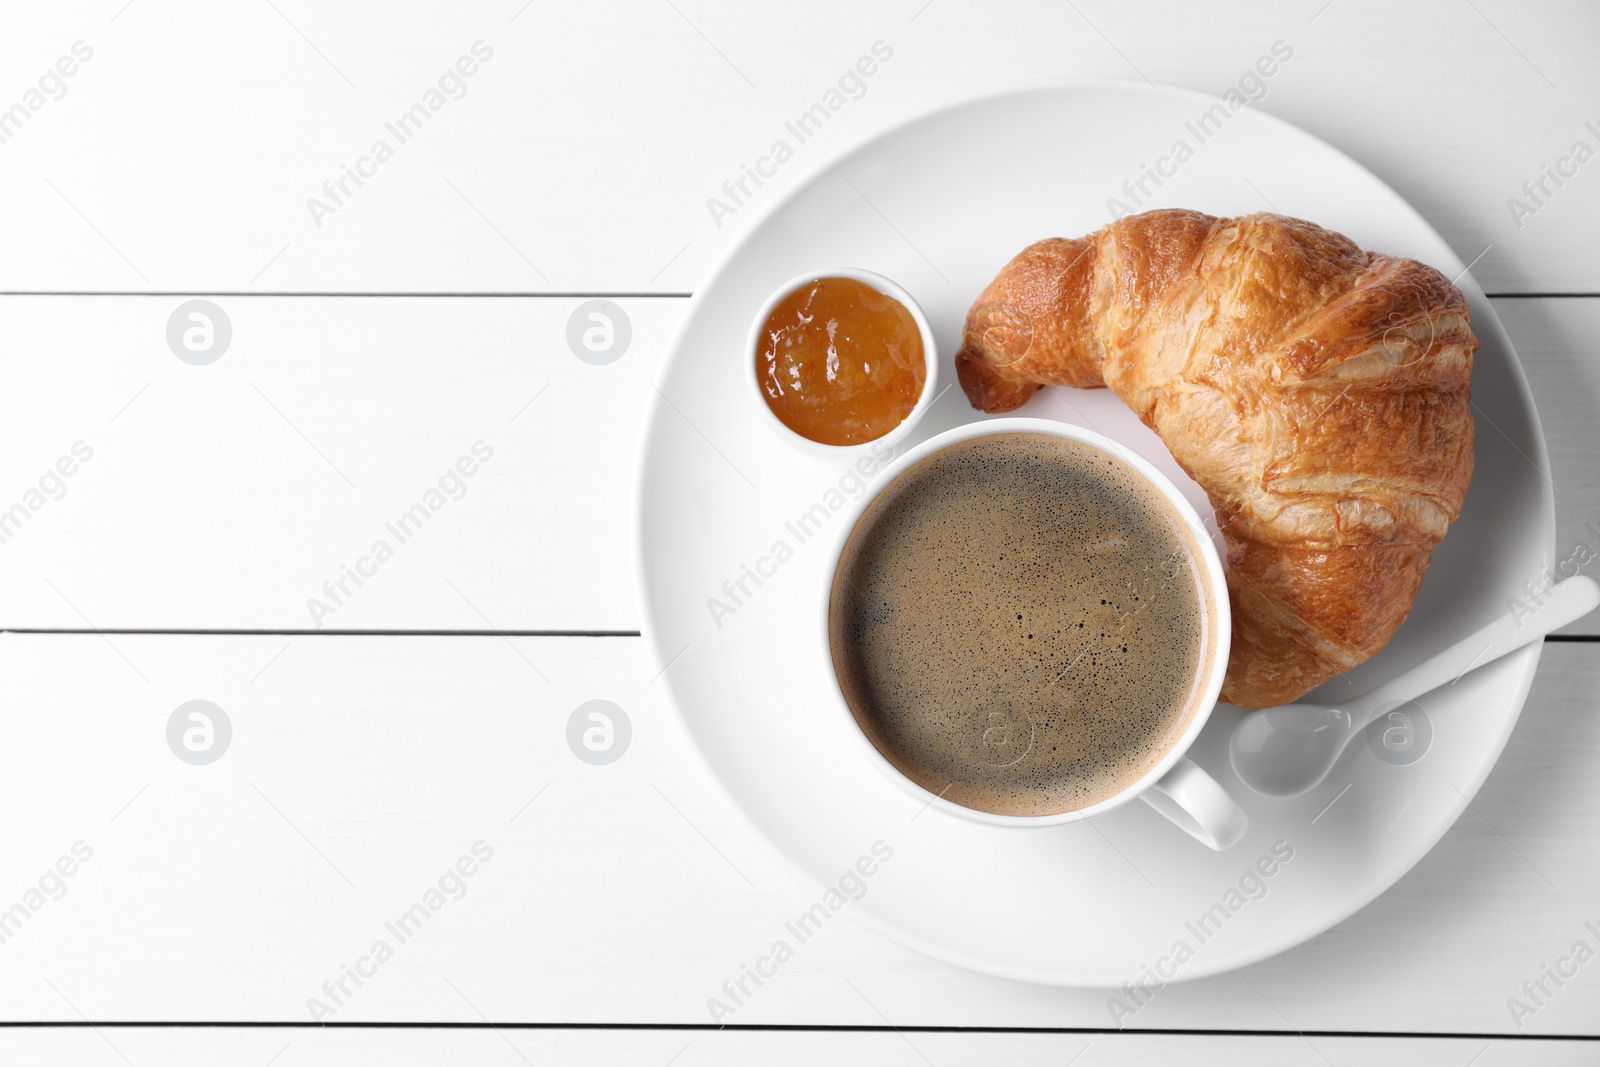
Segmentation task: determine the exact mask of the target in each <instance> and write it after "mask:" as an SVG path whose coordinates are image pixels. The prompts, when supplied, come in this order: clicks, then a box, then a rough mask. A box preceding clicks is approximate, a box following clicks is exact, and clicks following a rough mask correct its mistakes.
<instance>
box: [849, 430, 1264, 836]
mask: <svg viewBox="0 0 1600 1067" xmlns="http://www.w3.org/2000/svg"><path fill="white" fill-rule="evenodd" d="M831 561H832V562H831V566H830V567H829V568H828V571H827V578H826V581H825V583H824V589H823V604H822V644H823V650H824V657H825V660H826V664H827V669H828V671H829V672H830V673H831V675H832V678H833V680H834V682H835V683H836V685H835V686H834V691H835V692H836V693H837V694H838V697H839V703H840V705H841V708H842V710H843V712H844V713H845V714H846V715H848V716H849V717H850V720H851V722H852V724H853V727H854V728H853V729H852V733H853V734H854V735H855V736H856V737H857V738H858V739H859V740H860V741H861V744H862V747H863V750H864V751H865V752H866V753H867V754H868V756H869V758H870V759H872V760H873V762H875V763H876V764H877V765H878V766H879V767H880V769H882V770H883V771H884V772H885V773H886V774H888V775H889V777H890V778H892V779H893V780H894V781H896V782H897V783H899V784H900V785H901V786H902V787H904V788H906V789H907V790H909V791H910V792H911V793H913V794H914V795H916V796H917V797H919V798H920V799H922V800H923V801H924V802H926V803H927V804H929V805H931V806H934V807H938V808H940V809H941V810H943V811H946V812H949V813H951V814H956V815H960V816H963V817H966V818H970V819H976V820H978V821H981V822H986V823H992V824H999V825H1006V826H1041V825H1054V824H1058V823H1066V822H1074V821H1077V820H1080V819H1087V818H1091V817H1093V816H1095V815H1099V814H1101V813H1103V812H1106V811H1110V810H1111V809H1112V808H1115V807H1118V806H1119V805H1122V804H1125V803H1127V802H1128V801H1130V800H1132V799H1133V798H1135V797H1138V798H1140V799H1142V800H1144V801H1145V802H1146V803H1148V804H1150V806H1151V807H1153V808H1155V809H1156V810H1157V811H1159V812H1160V813H1161V814H1162V815H1164V816H1166V817H1167V818H1168V819H1170V820H1171V821H1172V822H1174V823H1175V824H1177V825H1178V826H1179V827H1180V828H1182V829H1183V830H1184V831H1186V832H1187V833H1189V834H1190V835H1191V836H1193V837H1194V838H1195V839H1197V840H1199V841H1200V842H1202V843H1203V844H1206V845H1208V846H1210V847H1211V848H1214V849H1219V850H1220V849H1225V848H1228V847H1230V846H1231V845H1233V844H1234V843H1235V842H1237V841H1238V840H1239V838H1240V837H1242V836H1243V834H1244V831H1245V829H1246V827H1247V825H1248V820H1247V818H1246V816H1245V813H1244V811H1243V810H1242V809H1240V807H1239V805H1238V804H1237V803H1235V802H1234V800H1233V798H1232V797H1230V796H1229V795H1228V793H1227V792H1226V791H1225V790H1224V789H1223V788H1222V786H1221V785H1219V784H1218V783H1217V781H1216V780H1215V779H1214V778H1212V777H1211V775H1209V774H1207V773H1206V772H1205V771H1204V770H1202V769H1201V768H1200V767H1199V766H1198V765H1197V764H1195V763H1194V762H1193V761H1192V760H1190V759H1188V758H1187V757H1186V756H1185V753H1186V752H1187V750H1188V748H1189V746H1190V744H1191V743H1192V742H1193V741H1194V739H1195V738H1196V737H1198V736H1199V734H1200V731H1201V729H1202V728H1203V727H1204V726H1205V723H1206V720H1207V718H1209V717H1210V714H1211V709H1212V708H1213V707H1214V706H1215V704H1216V701H1217V695H1218V693H1219V692H1220V690H1221V688H1222V677H1223V674H1224V673H1225V671H1226V670H1227V666H1228V644H1229V638H1230V615H1229V610H1228V587H1227V584H1226V581H1225V580H1224V577H1223V570H1222V561H1221V560H1220V559H1219V558H1218V557H1217V551H1216V548H1215V547H1214V546H1213V545H1212V543H1211V539H1210V537H1209V536H1208V535H1206V534H1205V532H1204V529H1203V527H1202V525H1201V522H1200V518H1199V516H1198V515H1197V514H1196V513H1195V510H1194V508H1193V507H1192V506H1191V505H1190V504H1189V503H1188V501H1187V500H1185V499H1184V497H1183V495H1182V494H1181V493H1180V492H1179V491H1178V489H1177V487H1176V486H1174V485H1173V484H1172V482H1171V481H1169V480H1168V479H1167V478H1166V477H1165V476H1164V475H1162V474H1161V472H1159V471H1158V470H1156V469H1155V468H1154V467H1153V466H1151V465H1150V464H1149V463H1148V462H1146V461H1145V460H1144V459H1142V458H1140V457H1139V456H1137V455H1134V454H1133V453H1132V452H1130V451H1129V450H1127V449H1125V448H1122V447H1120V446H1118V445H1117V444H1116V443H1115V442H1112V441H1110V440H1108V439H1107V438H1105V437H1102V436H1101V435H1100V434H1097V433H1092V432H1090V431H1088V430H1084V429H1081V428H1079V427H1076V426H1070V425H1067V424H1064V423H1059V422H1054V421H1050V420H1045V419H1027V418H1005V419H993V420H988V421H984V422H977V423H972V424H970V425H967V426H963V427H959V428H957V429H954V430H951V431H949V432H947V433H943V434H940V435H939V436H937V437H934V438H932V439H931V440H929V441H926V442H924V443H923V444H921V445H919V446H918V447H916V448H914V449H913V450H911V451H910V452H909V453H907V454H906V455H905V456H903V457H901V458H900V459H898V460H896V461H895V462H894V463H893V464H891V465H890V467H889V468H888V470H887V471H886V472H885V477H884V482H883V486H882V488H881V489H879V491H878V492H877V493H875V494H869V495H868V496H866V497H864V498H863V499H862V500H861V501H860V502H859V503H858V504H856V505H855V507H854V508H853V509H852V512H851V513H850V514H848V515H847V516H846V518H845V521H844V522H843V523H841V527H840V538H839V541H838V543H837V544H836V545H835V547H834V551H833V555H832V556H831Z"/></svg>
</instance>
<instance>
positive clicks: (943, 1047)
mask: <svg viewBox="0 0 1600 1067" xmlns="http://www.w3.org/2000/svg"><path fill="white" fill-rule="evenodd" d="M1486 1049H1487V1050H1488V1051H1485V1050H1486ZM119 1054H120V1056H121V1057H122V1058H121V1059H119V1058H118V1057H119ZM0 1055H3V1056H5V1058H6V1060H7V1062H15V1063H51V1064H59V1065H60V1067H101V1065H109V1064H114V1063H121V1062H122V1060H123V1059H126V1060H127V1061H128V1062H131V1063H136V1064H144V1063H163V1064H169V1065H171V1067H182V1065H185V1064H213V1063H248V1064H256V1063H260V1064H265V1063H269V1062H279V1063H282V1064H283V1065H284V1067H320V1065H324V1064H327V1065H335V1064H348V1063H354V1062H364V1063H386V1064H394V1065H395V1067H409V1065H411V1064H433V1063H477V1064H486V1065H499V1064H505V1065H507V1067H511V1065H514V1064H518V1063H562V1064H608V1065H609V1064H616V1063H639V1064H653V1065H663V1067H665V1065H671V1064H678V1065H681V1067H718V1065H728V1067H735V1065H737V1067H745V1065H748V1064H752V1063H761V1064H772V1065H776V1067H783V1065H786V1064H814V1063H835V1064H873V1065H878V1064H905V1065H907V1067H926V1065H927V1064H938V1065H939V1067H959V1065H962V1064H973V1065H984V1067H987V1065H989V1064H994V1063H1014V1064H1039V1065H1045V1064H1049V1065H1052V1067H1059V1065H1061V1064H1063V1063H1071V1064H1075V1065H1076V1067H1103V1065H1108V1064H1118V1065H1124V1067H1158V1065H1160V1067H1164V1065H1166V1064H1170V1063H1173V1062H1181V1063H1185V1064H1193V1065H1195V1067H1292V1065H1301V1064H1303V1065H1305V1067H1326V1065H1327V1064H1337V1065H1340V1067H1343V1065H1346V1064H1350V1065H1355V1064H1360V1065H1362V1067H1461V1065H1462V1064H1465V1063H1470V1062H1472V1059H1473V1057H1474V1056H1480V1057H1481V1058H1480V1059H1479V1060H1478V1061H1477V1062H1479V1063H1481V1064H1484V1065H1487V1067H1493V1065H1494V1064H1495V1063H1510V1062H1516V1063H1519V1064H1526V1065H1529V1067H1569V1065H1570V1067H1578V1065H1580V1064H1583V1065H1587V1064H1592V1063H1593V1062H1594V1056H1595V1046H1594V1045H1593V1043H1591V1042H1584V1041H1536V1042H1533V1041H1523V1042H1515V1043H1512V1042H1505V1041H1501V1042H1492V1041H1484V1040H1483V1039H1481V1038H1373V1037H1323V1036H1316V1037H1300V1036H1297V1035H1282V1036H1277V1035H1215V1036H1212V1035H1206V1036H1192V1035H1166V1034H948V1033H934V1034H929V1033H899V1034H897V1033H893V1032H879V1033H827V1032H779V1033H770V1032H766V1033H763V1032H755V1033H752V1032H748V1031H738V1030H725V1031H710V1032H707V1031H690V1032H683V1031H670V1030H669V1031H661V1030H623V1031H592V1030H589V1031H549V1030H543V1031H539V1030H534V1031H529V1030H499V1031H492V1030H468V1031H461V1030H398V1031H397V1030H356V1031H351V1030H338V1029H325V1030H288V1031H285V1030H263V1029H259V1028H248V1027H225V1028H219V1029H203V1030H186V1029H176V1028H150V1029H125V1028H116V1027H106V1028H101V1029H100V1030H99V1031H98V1032H97V1031H94V1030H89V1029H86V1028H84V1029H74V1030H69V1031H61V1030H8V1031H5V1032H0ZM275 1057H276V1058H277V1059H276V1060H275V1059H274V1058H275ZM1497 1057H1498V1059H1497Z"/></svg>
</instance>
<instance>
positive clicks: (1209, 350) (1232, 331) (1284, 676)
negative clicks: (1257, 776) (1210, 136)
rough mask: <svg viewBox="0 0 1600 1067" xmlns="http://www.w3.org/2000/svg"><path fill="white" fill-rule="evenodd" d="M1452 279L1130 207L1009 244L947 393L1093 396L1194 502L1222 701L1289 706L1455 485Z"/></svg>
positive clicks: (1388, 629)
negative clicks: (1212, 598) (1212, 550)
mask: <svg viewBox="0 0 1600 1067" xmlns="http://www.w3.org/2000/svg"><path fill="white" fill-rule="evenodd" d="M1477 348H1478V340H1477V338H1476V337H1475V336H1473V333H1472V329H1471V318H1470V315H1469V313H1468V310H1467V302H1466V299H1465V297H1463V296H1462V294H1461V291H1460V290H1459V289H1457V288H1456V287H1455V286H1454V285H1452V284H1451V283H1450V281H1448V280H1447V279H1446V278H1445V277H1444V276H1443V275H1441V274H1440V273H1439V272H1438V271H1436V270H1434V269H1433V268H1432V267H1428V266H1426V265H1424V264H1422V263H1418V262H1416V261H1414V260H1409V259H1397V258H1394V257H1392V256H1385V255H1380V254H1377V253H1374V252H1364V251H1362V250H1361V248H1359V247H1358V246H1357V245H1356V244H1355V243H1354V242H1352V241H1350V240H1349V239H1348V238H1345V237H1343V236H1341V235H1340V234H1337V233H1333V232H1332V231H1329V230H1325V229H1323V228H1322V227H1320V226H1317V225H1314V224H1312V223H1310V222H1306V221H1303V220H1301V219H1292V218H1286V217H1284V216H1282V215H1269V214H1259V215H1248V216H1245V217H1242V218H1220V219H1219V218H1215V217H1213V216H1211V215H1204V214H1201V213H1199V212H1196V211H1150V212H1146V213H1145V214H1142V215H1133V216H1129V217H1126V218H1123V219H1120V220H1118V221H1117V222H1114V223H1112V224H1111V225H1109V226H1106V227H1104V228H1103V229H1101V230H1098V231H1097V232H1095V233H1093V234H1090V235H1089V236H1088V237H1085V238H1082V239H1079V240H1066V239H1061V238H1055V239H1050V240H1045V241H1040V242H1039V243H1037V244H1034V245H1031V246H1029V247H1028V248H1026V249H1024V250H1023V251H1022V253H1021V254H1020V255H1018V256H1017V257H1016V258H1015V259H1013V260H1012V261H1011V262H1010V263H1008V264H1007V265H1006V266H1005V268H1004V269H1003V270H1001V271H1000V274H999V275H998V276H997V277H996V278H995V279H994V281H993V282H991V283H990V285H989V287H988V288H987V289H985V290H984V291H983V294H982V295H981V296H979V297H978V300H977V302H976V303H974V304H973V305H972V309H971V311H969V312H968V313H967V321H966V328H965V334H964V337H963V344H962V347H961V350H960V352H959V353H958V354H957V355H956V369H957V373H958V375H959V377H960V379H961V386H962V388H963V389H964V390H965V391H966V394H967V398H968V399H969V400H970V401H971V402H972V405H973V406H974V407H976V408H979V409H981V410H983V411H989V412H998V411H1010V410H1011V409H1013V408H1015V407H1017V406H1018V405H1020V404H1021V403H1022V402H1023V401H1025V400H1027V399H1028V397H1029V396H1031V395H1032V394H1033V392H1034V391H1035V390H1036V389H1038V388H1039V387H1040V386H1042V385H1070V386H1074V387H1076V388H1079V389H1093V388H1099V387H1102V386H1109V387H1110V388H1111V391H1112V392H1114V393H1116V395H1117V396H1118V397H1120V398H1121V399H1122V401H1123V402H1124V403H1126V404H1127V405H1128V406H1129V407H1130V408H1132V409H1133V411H1134V412H1136V413H1137V414H1138V416H1139V418H1140V419H1142V420H1143V421H1144V423H1145V425H1147V426H1149V427H1150V428H1151V429H1153V430H1154V431H1155V432H1156V433H1157V434H1158V435H1160V437H1161V439H1162V441H1163V442H1165V443H1166V446H1167V448H1168V449H1169V450H1171V452H1172V455H1173V457H1174V458H1175V459H1176V460H1177V461H1178V463H1179V464H1180V465H1181V466H1182V467H1183V469H1184V470H1185V471H1187V472H1188V473H1189V475H1190V477H1192V478H1193V479H1194V480H1195V481H1196V482H1197V483H1198V484H1199V485H1200V486H1201V488H1203V489H1204V490H1205V492H1206V495H1207V496H1208V497H1209V498H1210V500H1211V506H1212V508H1213V509H1214V510H1215V512H1216V519H1217V524H1218V527H1219V528H1220V530H1221V533H1222V537H1223V541H1224V543H1225V545H1226V547H1227V575H1228V594H1229V597H1230V600H1231V603H1232V610H1233V644H1232V653H1231V656H1230V659H1229V663H1228V673H1227V677H1226V680H1225V681H1224V684H1223V689H1222V698H1223V699H1224V700H1226V701H1228V702H1229V703H1232V704H1236V705H1239V706H1241V707H1245V708H1259V707H1266V706H1269V705H1275V704H1283V703H1288V702H1290V701H1293V700H1295V699H1297V698H1298V697H1300V696H1301V695H1303V694H1304V693H1305V692H1307V691H1308V690H1310V689H1312V688H1314V687H1315V686H1317V685H1319V684H1321V683H1322V682H1324V681H1326V680H1328V679H1329V678H1332V677H1334V676H1335V675H1337V674H1340V673H1342V672H1344V671H1346V670H1349V669H1350V668H1351V667H1354V666H1355V665H1357V664H1359V663H1362V662H1364V661H1365V660H1366V659H1367V658H1368V657H1370V656H1372V655H1373V654H1374V653H1375V652H1377V651H1378V650H1379V649H1381V648H1382V647H1383V646H1384V644H1385V643H1386V642H1387V641H1388V640H1389V638H1390V637H1391V636H1392V635H1393V634H1394V632H1395V630H1396V629H1397V628H1398V627H1399V626H1400V624H1401V623H1402V622H1404V621H1405V617H1406V615H1407V613H1408V612H1410V610H1411V604H1412V602H1413V600H1415V598H1416V595H1417V590H1418V589H1419V588H1420V587H1421V585H1422V575H1423V572H1424V571H1425V570H1426V569H1427V567H1428V561H1429V558H1430V556H1431V554H1432V552H1433V549H1434V546H1435V545H1437V544H1438V543H1439V540H1440V538H1442V537H1443V536H1444V533H1445V530H1446V529H1447V528H1448V527H1449V525H1450V523H1451V522H1453V521H1454V520H1455V518H1456V516H1457V515H1458V514H1460V511H1461V501H1462V497H1463V496H1464V495H1465V494H1466V491H1467V483H1468V482H1469V481H1470V480H1471V478H1472V435H1473V423H1472V413H1471V410H1470V398H1469V379H1470V376H1471V373H1472V356H1473V353H1474V352H1475V351H1477Z"/></svg>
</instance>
